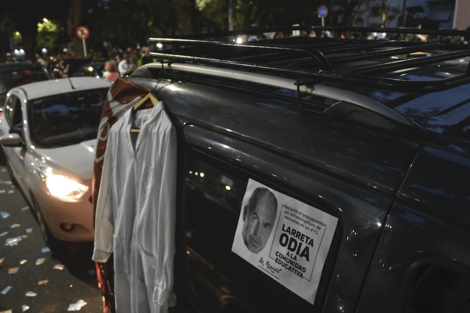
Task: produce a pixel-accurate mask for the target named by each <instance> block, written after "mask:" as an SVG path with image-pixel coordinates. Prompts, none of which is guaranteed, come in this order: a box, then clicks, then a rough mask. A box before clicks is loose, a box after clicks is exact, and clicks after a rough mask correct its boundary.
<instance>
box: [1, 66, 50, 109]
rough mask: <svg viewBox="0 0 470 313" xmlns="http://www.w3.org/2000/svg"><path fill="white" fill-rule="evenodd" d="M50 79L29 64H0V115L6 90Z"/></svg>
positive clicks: (43, 72)
mask: <svg viewBox="0 0 470 313" xmlns="http://www.w3.org/2000/svg"><path fill="white" fill-rule="evenodd" d="M48 79H52V76H51V75H49V73H47V71H46V70H45V69H44V68H42V67H37V66H35V65H33V64H31V63H27V62H18V63H1V64H0V115H1V114H2V111H3V107H4V104H5V98H6V94H7V92H8V90H10V89H11V88H13V87H17V86H21V85H24V84H28V83H32V82H37V81H43V80H48Z"/></svg>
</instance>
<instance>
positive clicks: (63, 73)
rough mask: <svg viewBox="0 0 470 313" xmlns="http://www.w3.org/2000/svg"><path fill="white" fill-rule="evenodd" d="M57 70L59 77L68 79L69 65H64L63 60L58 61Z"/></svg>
mask: <svg viewBox="0 0 470 313" xmlns="http://www.w3.org/2000/svg"><path fill="white" fill-rule="evenodd" d="M57 69H58V72H59V75H60V77H68V74H69V65H68V64H67V65H65V60H64V59H60V62H59V64H58V65H57Z"/></svg>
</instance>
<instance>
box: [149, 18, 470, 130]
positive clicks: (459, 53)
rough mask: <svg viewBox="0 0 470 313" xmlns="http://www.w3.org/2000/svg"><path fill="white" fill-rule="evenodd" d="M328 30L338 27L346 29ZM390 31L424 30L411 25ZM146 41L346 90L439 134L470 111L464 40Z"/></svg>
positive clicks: (192, 58) (468, 51) (200, 59)
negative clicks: (461, 42)
mask: <svg viewBox="0 0 470 313" xmlns="http://www.w3.org/2000/svg"><path fill="white" fill-rule="evenodd" d="M325 29H328V28H322V27H320V28H318V27H317V28H315V27H312V28H309V30H313V31H317V34H318V35H319V31H324V30H325ZM333 30H334V31H336V32H338V33H339V32H344V31H345V30H344V29H338V28H333ZM346 30H348V31H359V30H361V31H362V30H364V31H368V30H369V31H373V30H375V31H391V30H390V29H357V28H356V29H346ZM394 31H397V32H398V31H399V32H402V33H426V32H425V31H423V30H417V29H404V30H394ZM258 32H260V30H258ZM427 33H428V35H441V36H442V35H444V34H446V35H447V34H449V35H456V34H458V35H461V36H468V35H469V34H470V32H459V31H447V32H443V31H429V32H427ZM225 35H227V34H225ZM232 35H233V34H232ZM205 36H208V37H209V36H211V35H210V34H205ZM150 42H154V43H157V42H160V43H164V44H171V45H173V46H174V48H173V50H172V51H169V50H167V51H162V52H159V53H155V52H153V53H151V54H152V55H153V56H156V57H157V58H158V57H159V58H164V59H166V60H167V62H170V63H172V62H177V63H182V62H185V63H192V64H194V63H199V64H206V65H210V66H211V67H219V68H221V67H222V68H230V69H237V70H240V71H245V72H251V73H253V74H254V75H256V74H267V75H272V76H281V77H289V78H293V79H294V80H295V81H296V84H298V85H299V86H302V85H305V86H315V85H318V84H321V85H329V86H334V87H337V88H340V89H343V90H349V91H352V92H354V93H357V94H361V95H364V96H367V97H369V98H371V99H373V100H375V101H377V102H380V103H382V104H383V105H384V106H387V107H390V108H392V109H393V110H395V111H397V112H399V113H400V114H403V115H404V116H407V117H408V118H410V119H411V120H413V122H416V123H417V124H419V125H420V126H422V127H423V128H425V129H427V130H430V131H433V132H438V133H445V132H446V131H448V129H449V128H451V127H453V126H454V125H455V124H460V125H459V127H460V126H462V127H464V128H465V127H466V126H465V125H462V122H465V123H466V119H467V117H469V116H470V93H469V92H468V91H469V90H470V67H469V56H470V47H469V46H468V45H450V44H443V43H418V42H405V41H399V40H384V41H370V40H356V39H338V38H336V39H332V38H321V37H316V38H310V37H295V38H285V39H281V40H265V41H258V42H249V43H246V44H241V45H237V44H233V43H231V42H227V41H207V40H200V39H181V38H151V39H150ZM313 88H314V87H313ZM469 123H470V121H469ZM469 125H470V124H469Z"/></svg>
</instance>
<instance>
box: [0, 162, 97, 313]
mask: <svg viewBox="0 0 470 313" xmlns="http://www.w3.org/2000/svg"><path fill="white" fill-rule="evenodd" d="M0 212H1V213H0V313H2V312H4V311H6V312H10V311H9V310H11V312H28V313H29V312H39V313H42V312H44V313H50V312H67V311H68V309H69V306H70V305H71V304H74V303H77V302H78V301H80V300H83V301H85V302H86V303H87V304H86V305H84V306H83V307H82V308H81V309H80V311H79V312H93V313H95V312H96V313H98V312H102V302H101V294H100V291H99V289H98V286H97V280H96V274H95V272H94V271H95V268H94V263H93V262H92V261H91V253H92V245H91V243H90V244H73V245H65V246H61V247H57V248H51V249H50V250H51V251H46V250H47V249H45V250H43V248H47V246H46V244H45V242H44V239H43V237H42V235H41V231H40V229H39V226H38V224H37V222H36V220H35V218H34V217H33V214H32V212H31V211H30V209H29V207H28V204H27V203H26V201H25V199H24V198H23V196H22V194H21V192H20V191H19V190H18V189H16V188H15V186H13V185H12V184H11V182H10V178H9V176H8V172H7V171H6V168H5V167H4V166H0ZM16 224H18V226H17V225H16ZM21 236H23V237H21ZM18 237H19V238H21V240H20V241H18V242H17V243H16V245H8V244H7V240H8V239H11V238H17V239H19V238H18ZM42 258H44V259H45V260H43V263H42V264H40V265H36V262H37V260H38V259H42ZM39 263H40V262H39ZM58 264H59V265H63V270H59V269H54V266H56V265H58ZM10 272H12V273H10ZM44 281H47V282H44ZM10 286H11V289H9V291H7V292H5V291H6V289H7V288H8V287H10ZM30 292H31V293H30ZM25 306H28V307H29V309H26V310H24V309H25V308H26V307H25Z"/></svg>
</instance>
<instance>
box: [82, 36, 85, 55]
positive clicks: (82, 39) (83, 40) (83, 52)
mask: <svg viewBox="0 0 470 313" xmlns="http://www.w3.org/2000/svg"><path fill="white" fill-rule="evenodd" d="M82 41H83V54H85V57H86V46H85V38H83V39H82Z"/></svg>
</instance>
